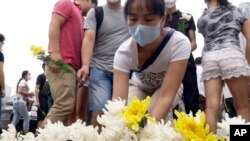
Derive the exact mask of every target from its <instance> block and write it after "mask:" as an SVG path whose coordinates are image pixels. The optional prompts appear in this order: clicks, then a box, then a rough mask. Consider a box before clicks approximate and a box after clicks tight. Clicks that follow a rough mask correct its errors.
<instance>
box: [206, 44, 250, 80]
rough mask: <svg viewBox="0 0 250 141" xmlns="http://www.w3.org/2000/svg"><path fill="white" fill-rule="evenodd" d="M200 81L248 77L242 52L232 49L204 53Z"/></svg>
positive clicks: (248, 70)
mask: <svg viewBox="0 0 250 141" xmlns="http://www.w3.org/2000/svg"><path fill="white" fill-rule="evenodd" d="M202 67H203V72H202V78H201V79H202V81H204V80H209V79H212V78H217V77H221V79H222V80H225V79H231V78H232V77H239V76H250V67H249V65H248V62H247V60H246V59H245V56H244V54H243V53H242V52H240V51H239V50H237V49H234V48H224V49H221V50H216V51H211V52H205V53H203V55H202Z"/></svg>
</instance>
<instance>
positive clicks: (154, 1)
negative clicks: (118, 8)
mask: <svg viewBox="0 0 250 141" xmlns="http://www.w3.org/2000/svg"><path fill="white" fill-rule="evenodd" d="M134 1H136V0H127V1H126V3H125V6H124V16H125V19H127V16H128V15H129V14H130V7H131V5H132V3H133V2H134ZM144 1H145V3H146V7H147V9H148V10H149V11H152V12H153V14H156V15H159V16H160V17H162V16H164V14H165V3H164V0H144Z"/></svg>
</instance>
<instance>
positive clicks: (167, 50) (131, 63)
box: [114, 31, 191, 89]
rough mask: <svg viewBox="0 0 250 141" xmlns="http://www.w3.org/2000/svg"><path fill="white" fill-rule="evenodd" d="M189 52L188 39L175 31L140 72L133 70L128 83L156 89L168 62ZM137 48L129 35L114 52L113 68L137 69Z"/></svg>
mask: <svg viewBox="0 0 250 141" xmlns="http://www.w3.org/2000/svg"><path fill="white" fill-rule="evenodd" d="M190 53H191V44H190V41H189V39H188V38H187V37H186V36H185V35H183V34H182V33H181V32H178V31H175V32H174V34H173V35H172V37H171V38H170V40H169V41H168V43H167V44H166V45H165V47H164V49H163V50H162V52H161V53H160V54H159V56H158V57H157V58H156V60H155V61H154V62H153V63H152V64H151V65H150V66H148V68H146V69H145V70H143V71H142V72H134V73H133V75H132V78H131V80H130V83H132V84H133V85H135V86H137V87H140V88H141V89H156V88H159V87H160V86H161V84H162V82H163V78H164V76H165V72H166V70H167V69H168V65H169V63H170V62H174V61H179V60H184V59H188V58H189V56H190ZM138 62H139V61H138V49H137V45H136V42H135V40H134V39H133V38H132V37H131V38H129V39H128V40H127V41H125V42H124V43H123V44H122V45H121V46H120V47H119V49H118V50H117V51H116V53H115V58H114V69H116V70H120V71H123V72H127V73H130V70H138Z"/></svg>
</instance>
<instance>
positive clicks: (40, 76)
mask: <svg viewBox="0 0 250 141" xmlns="http://www.w3.org/2000/svg"><path fill="white" fill-rule="evenodd" d="M38 77H39V78H43V77H46V76H45V75H44V73H41V74H39V75H38Z"/></svg>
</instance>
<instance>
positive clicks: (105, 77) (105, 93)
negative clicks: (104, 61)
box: [88, 67, 113, 112]
mask: <svg viewBox="0 0 250 141" xmlns="http://www.w3.org/2000/svg"><path fill="white" fill-rule="evenodd" d="M112 89H113V73H112V72H109V71H105V70H102V69H99V68H94V67H91V68H90V77H89V102H88V111H89V112H101V111H102V109H103V108H104V107H105V104H107V101H108V100H111V98H112Z"/></svg>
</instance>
